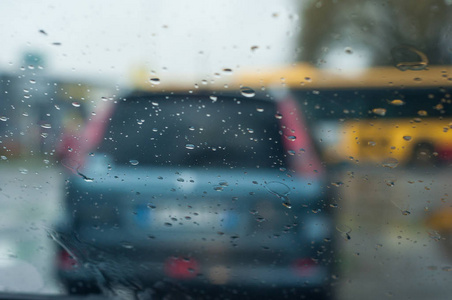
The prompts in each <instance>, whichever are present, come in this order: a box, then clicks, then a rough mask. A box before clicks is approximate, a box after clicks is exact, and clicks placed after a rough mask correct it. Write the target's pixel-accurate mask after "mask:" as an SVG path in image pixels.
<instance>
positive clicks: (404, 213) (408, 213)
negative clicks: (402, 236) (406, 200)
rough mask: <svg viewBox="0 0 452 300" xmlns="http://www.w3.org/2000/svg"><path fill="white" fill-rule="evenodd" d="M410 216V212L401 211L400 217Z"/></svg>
mask: <svg viewBox="0 0 452 300" xmlns="http://www.w3.org/2000/svg"><path fill="white" fill-rule="evenodd" d="M410 214H411V212H410V211H409V210H402V215H404V216H408V215H410Z"/></svg>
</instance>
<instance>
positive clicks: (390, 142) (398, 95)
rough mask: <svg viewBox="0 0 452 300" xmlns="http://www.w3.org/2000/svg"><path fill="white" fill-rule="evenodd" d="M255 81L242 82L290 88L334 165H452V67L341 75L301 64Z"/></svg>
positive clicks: (242, 80) (385, 69)
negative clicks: (441, 162)
mask: <svg viewBox="0 0 452 300" xmlns="http://www.w3.org/2000/svg"><path fill="white" fill-rule="evenodd" d="M250 74H251V73H250ZM255 74H256V73H254V76H249V75H247V74H246V73H245V74H243V75H242V76H241V77H239V80H238V82H239V83H240V85H242V86H249V87H252V88H257V89H262V88H266V87H275V86H281V87H285V88H290V89H291V90H292V94H293V95H294V97H296V98H297V100H298V101H299V103H300V106H301V107H302V108H303V113H304V116H305V118H306V119H307V121H308V124H309V125H310V128H309V130H310V131H312V134H313V136H315V137H316V139H317V141H316V142H317V145H318V147H319V148H320V149H321V151H322V153H323V159H324V161H325V162H327V163H330V164H336V163H342V162H346V161H354V162H359V163H361V164H365V163H372V164H375V163H377V164H382V165H384V166H388V167H394V166H396V165H399V164H410V163H429V164H431V163H434V162H438V161H440V160H442V161H449V160H452V104H451V101H452V100H451V92H452V67H451V66H430V67H428V68H425V69H422V70H419V69H416V70H405V71H402V70H399V69H397V68H396V67H378V68H370V69H363V70H347V71H345V70H344V71H341V70H327V69H317V68H314V67H312V66H310V65H303V64H302V65H295V66H291V67H289V68H279V69H273V70H269V71H265V72H261V73H260V75H259V76H256V75H255Z"/></svg>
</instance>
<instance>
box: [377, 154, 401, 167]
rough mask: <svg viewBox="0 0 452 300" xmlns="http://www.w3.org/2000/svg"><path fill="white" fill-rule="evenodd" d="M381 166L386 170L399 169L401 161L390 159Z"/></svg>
mask: <svg viewBox="0 0 452 300" xmlns="http://www.w3.org/2000/svg"><path fill="white" fill-rule="evenodd" d="M381 165H382V166H383V167H385V168H391V169H394V168H395V167H397V166H398V165H399V161H398V160H397V159H395V158H392V157H390V158H387V159H385V160H384V161H383V162H382V164H381Z"/></svg>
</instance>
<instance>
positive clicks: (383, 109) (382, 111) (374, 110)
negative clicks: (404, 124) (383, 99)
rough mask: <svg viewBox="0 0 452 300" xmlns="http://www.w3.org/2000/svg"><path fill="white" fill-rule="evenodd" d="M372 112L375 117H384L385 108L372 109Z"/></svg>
mask: <svg viewBox="0 0 452 300" xmlns="http://www.w3.org/2000/svg"><path fill="white" fill-rule="evenodd" d="M372 112H373V113H374V114H376V115H379V116H382V117H383V116H384V115H386V109H385V108H374V109H372Z"/></svg>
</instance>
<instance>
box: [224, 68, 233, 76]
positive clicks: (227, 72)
mask: <svg viewBox="0 0 452 300" xmlns="http://www.w3.org/2000/svg"><path fill="white" fill-rule="evenodd" d="M223 72H224V73H225V74H227V75H231V74H232V69H230V68H224V69H223Z"/></svg>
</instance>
